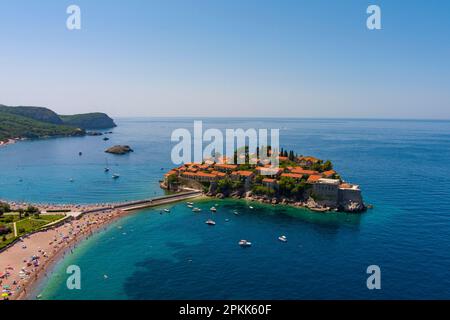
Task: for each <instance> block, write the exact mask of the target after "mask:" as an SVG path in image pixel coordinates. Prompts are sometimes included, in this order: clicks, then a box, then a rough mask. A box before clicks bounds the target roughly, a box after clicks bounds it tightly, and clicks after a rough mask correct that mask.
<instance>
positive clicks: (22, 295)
mask: <svg viewBox="0 0 450 320" xmlns="http://www.w3.org/2000/svg"><path fill="white" fill-rule="evenodd" d="M126 214H128V213H127V212H125V211H122V210H109V211H104V212H98V213H88V214H85V215H83V216H81V217H79V219H72V220H71V221H68V222H66V223H65V224H63V225H61V226H58V227H55V228H52V229H49V230H47V231H41V232H38V233H34V234H31V235H29V236H26V237H23V238H22V240H21V241H19V242H17V243H15V244H14V245H13V246H12V247H10V248H8V249H7V250H5V251H3V252H2V253H1V254H0V257H1V259H0V287H1V288H2V294H5V293H8V294H9V296H8V297H6V298H7V299H9V300H17V299H28V298H31V299H32V298H34V297H29V296H28V294H29V293H30V292H31V291H32V288H33V286H34V285H35V284H36V283H37V280H38V279H40V277H43V276H47V273H46V271H47V270H48V269H49V267H50V266H51V265H52V263H54V262H56V261H58V259H60V258H62V257H63V256H64V255H65V254H68V253H70V251H71V250H72V249H73V247H74V246H75V245H76V244H77V243H78V242H79V241H81V240H83V239H86V238H88V237H90V236H91V235H92V234H93V233H94V232H95V231H97V230H99V229H100V228H104V227H105V225H106V224H107V223H110V222H112V221H114V220H115V219H117V218H119V217H121V216H123V215H126Z"/></svg>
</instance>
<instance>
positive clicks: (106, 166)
mask: <svg viewBox="0 0 450 320" xmlns="http://www.w3.org/2000/svg"><path fill="white" fill-rule="evenodd" d="M105 163H106V165H105V172H109V166H108V159H105Z"/></svg>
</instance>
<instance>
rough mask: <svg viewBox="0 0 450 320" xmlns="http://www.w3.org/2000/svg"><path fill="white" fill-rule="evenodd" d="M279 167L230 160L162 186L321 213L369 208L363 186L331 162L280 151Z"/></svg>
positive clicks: (183, 170)
mask: <svg viewBox="0 0 450 320" xmlns="http://www.w3.org/2000/svg"><path fill="white" fill-rule="evenodd" d="M246 157H248V155H247V154H246ZM235 158H236V152H235ZM258 159H259V156H258ZM231 162H232V163H236V162H237V161H234V162H233V161H231ZM279 163H280V164H279V166H278V167H272V165H271V164H270V163H264V162H262V161H260V160H258V161H257V164H254V165H252V164H248V163H245V164H230V159H228V158H226V157H222V158H220V159H219V160H218V161H217V159H214V160H206V161H204V162H203V163H186V164H184V165H182V166H179V167H177V168H174V169H172V170H170V171H169V172H167V173H166V174H165V175H164V179H163V180H161V182H160V186H161V188H163V189H168V190H170V191H175V192H176V191H180V190H183V189H187V188H190V189H196V190H202V191H203V192H204V193H205V195H207V196H211V197H217V198H224V197H232V198H243V199H247V200H254V201H259V202H262V203H268V204H273V205H275V204H286V205H293V206H296V207H305V208H309V209H311V210H313V211H319V212H325V211H345V212H362V211H364V210H366V205H365V204H364V202H363V199H362V195H361V190H360V188H359V186H358V185H354V184H351V183H348V182H345V181H344V180H343V179H342V178H341V176H340V175H339V174H338V173H337V172H336V171H334V170H333V164H332V163H331V161H329V160H327V161H323V160H321V159H318V158H315V157H310V156H299V155H297V154H295V153H294V152H293V151H289V152H288V151H286V150H283V149H281V152H280V155H279Z"/></svg>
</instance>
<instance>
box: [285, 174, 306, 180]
mask: <svg viewBox="0 0 450 320" xmlns="http://www.w3.org/2000/svg"><path fill="white" fill-rule="evenodd" d="M281 176H282V177H289V178H294V179H301V178H302V177H303V175H302V174H297V173H282V174H281Z"/></svg>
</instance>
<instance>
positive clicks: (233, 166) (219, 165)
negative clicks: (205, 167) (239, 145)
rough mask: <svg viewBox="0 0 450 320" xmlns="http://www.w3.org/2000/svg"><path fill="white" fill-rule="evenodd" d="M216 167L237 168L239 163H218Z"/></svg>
mask: <svg viewBox="0 0 450 320" xmlns="http://www.w3.org/2000/svg"><path fill="white" fill-rule="evenodd" d="M214 168H221V169H228V170H235V169H236V168H237V165H235V164H221V163H218V164H216V165H215V166H214Z"/></svg>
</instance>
